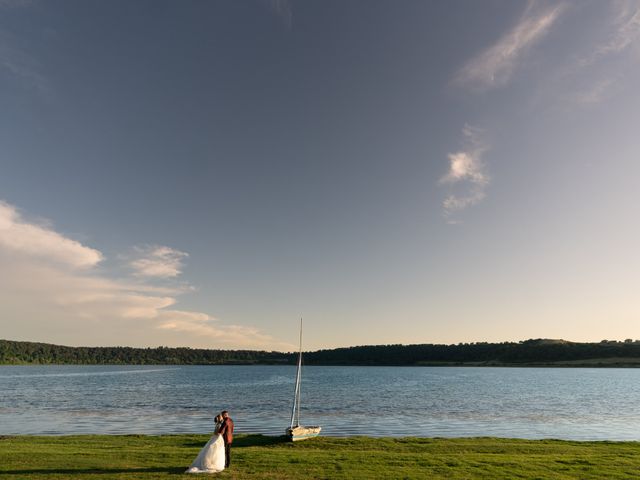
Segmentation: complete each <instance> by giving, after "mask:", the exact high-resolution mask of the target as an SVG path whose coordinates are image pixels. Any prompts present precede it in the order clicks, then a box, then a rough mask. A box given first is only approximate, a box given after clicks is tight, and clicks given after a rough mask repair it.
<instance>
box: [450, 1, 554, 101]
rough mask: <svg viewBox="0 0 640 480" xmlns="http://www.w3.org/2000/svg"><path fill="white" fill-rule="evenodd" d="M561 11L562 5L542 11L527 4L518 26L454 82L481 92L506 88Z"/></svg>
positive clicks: (467, 67) (478, 57) (535, 5)
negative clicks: (524, 59) (526, 56)
mask: <svg viewBox="0 0 640 480" xmlns="http://www.w3.org/2000/svg"><path fill="white" fill-rule="evenodd" d="M565 8H566V5H565V4H564V3H559V4H556V5H554V6H551V7H547V8H543V9H539V8H537V4H536V3H533V2H531V3H529V6H528V7H527V9H526V10H525V12H524V14H523V15H522V17H521V18H520V20H519V21H518V23H517V24H516V25H515V26H514V27H513V28H511V29H510V30H509V31H508V32H507V33H505V34H504V35H503V36H502V37H501V38H500V39H499V40H498V41H497V42H496V43H495V44H494V45H492V46H491V47H489V48H487V49H486V50H484V51H483V52H481V53H480V54H479V55H477V56H476V57H474V58H472V59H471V60H470V61H469V62H467V63H466V64H465V65H464V66H463V67H462V68H461V69H460V70H459V71H458V73H457V75H456V76H455V78H454V82H455V83H457V84H459V85H463V86H467V87H469V88H471V89H473V90H481V91H484V90H490V89H493V88H497V87H502V86H504V85H506V84H507V83H508V82H509V80H510V79H511V77H512V75H513V73H514V72H515V71H516V70H517V68H518V66H519V65H520V64H521V63H522V60H523V58H524V57H525V55H526V53H527V52H528V51H529V50H530V49H531V48H532V47H533V46H534V45H535V44H536V43H537V42H539V41H540V40H541V39H542V38H543V37H544V36H545V35H546V34H547V33H548V32H549V30H550V28H551V27H552V25H553V24H554V23H555V22H556V20H557V19H558V18H559V17H560V15H561V14H562V12H563V11H564V10H565Z"/></svg>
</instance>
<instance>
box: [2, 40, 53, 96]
mask: <svg viewBox="0 0 640 480" xmlns="http://www.w3.org/2000/svg"><path fill="white" fill-rule="evenodd" d="M1 72H5V73H6V74H8V75H10V76H11V77H12V78H13V79H14V80H16V81H17V82H19V84H21V85H23V86H25V87H27V88H30V89H34V90H37V91H38V92H40V93H41V94H44V95H46V94H48V93H49V91H50V88H49V81H48V80H47V78H46V77H45V76H44V74H43V73H42V69H41V66H40V64H39V62H38V61H37V60H36V59H35V58H34V57H33V56H32V55H30V54H29V53H27V52H26V51H25V50H24V49H23V48H21V47H20V46H19V42H18V40H17V39H16V38H15V37H14V36H13V35H11V34H9V33H7V32H5V31H3V30H0V73H1Z"/></svg>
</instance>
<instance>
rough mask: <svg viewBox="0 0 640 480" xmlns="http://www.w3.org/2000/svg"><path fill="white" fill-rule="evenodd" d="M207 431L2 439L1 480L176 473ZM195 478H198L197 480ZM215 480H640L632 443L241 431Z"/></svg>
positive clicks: (638, 454)
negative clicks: (295, 438)
mask: <svg viewBox="0 0 640 480" xmlns="http://www.w3.org/2000/svg"><path fill="white" fill-rule="evenodd" d="M207 440H208V437H207V436H205V435H163V436H147V435H125V436H109V435H86V436H63V437H32V436H16V437H0V480H5V479H6V480H9V479H16V480H17V479H20V480H24V479H44V478H53V479H67V478H73V479H80V478H82V479H85V478H86V479H101V480H110V479H177V478H194V477H193V475H184V476H183V475H182V473H183V472H184V470H185V468H186V467H187V466H188V465H189V463H191V461H192V460H193V458H195V456H196V454H197V453H198V451H199V450H200V448H201V447H202V446H203V445H204V444H205V443H206V441H207ZM196 477H197V478H201V477H202V475H200V476H196ZM216 477H218V478H221V479H245V478H255V479H294V478H295V479H319V478H327V479H340V478H344V479H373V478H389V479H403V478H428V479H448V480H449V479H492V478H505V479H518V478H526V479H554V480H557V479H569V478H571V479H598V480H603V479H607V480H612V479H621V478H629V479H631V478H633V479H637V478H640V443H638V442H567V441H558V440H538V441H530V440H511V439H497V438H463V439H443V438H433V439H432V438H403V439H393V438H382V439H377V438H369V437H351V438H332V437H318V438H315V439H311V440H307V441H305V442H300V443H295V444H293V443H287V442H285V441H283V439H282V438H276V437H266V436H261V435H238V436H237V438H236V441H235V442H234V446H233V450H232V466H231V468H230V469H229V470H225V471H224V472H222V473H220V474H217V475H216Z"/></svg>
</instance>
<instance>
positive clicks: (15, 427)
mask: <svg viewBox="0 0 640 480" xmlns="http://www.w3.org/2000/svg"><path fill="white" fill-rule="evenodd" d="M294 375H295V367H291V366H252V367H244V366H188V367H187V366H175V367H171V366H166V367H164V366H163V367H158V366H144V367H141V366H125V367H121V366H45V367H39V366H38V367H36V366H15V367H14V366H0V434H4V435H7V434H71V433H152V434H159V433H183V432H200V433H205V432H208V431H210V430H211V428H212V418H213V416H214V414H215V413H217V412H218V411H220V410H222V409H228V410H230V412H231V415H232V417H233V418H234V420H235V422H236V429H237V431H238V432H255V433H264V434H272V435H280V434H281V433H283V430H284V428H285V427H286V426H287V425H288V423H289V416H290V409H291V398H292V395H293V387H294V385H293V383H294ZM302 398H303V410H302V414H301V417H302V420H303V422H302V423H306V424H308V425H322V426H323V433H325V434H326V435H335V436H347V435H360V434H366V435H374V436H408V435H415V436H443V437H457V436H487V435H490V436H501V437H520V438H547V437H553V438H564V439H608V440H640V369H542V368H469V367H466V368H454V367H443V368H438V367H423V368H412V367H407V368H403V367H306V369H305V371H304V378H303V384H302Z"/></svg>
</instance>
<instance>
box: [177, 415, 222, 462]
mask: <svg viewBox="0 0 640 480" xmlns="http://www.w3.org/2000/svg"><path fill="white" fill-rule="evenodd" d="M222 420H223V419H222V415H217V416H216V418H215V421H216V428H215V430H214V431H213V436H212V437H211V439H210V440H209V441H208V442H207V444H206V445H205V446H204V447H202V450H200V453H199V454H198V456H197V457H196V459H195V460H194V461H193V463H192V464H191V466H190V467H189V468H188V469H187V471H186V472H185V473H215V472H221V471H222V470H224V459H225V457H224V440H223V439H222V435H220V434H219V433H218V431H219V430H220V425H222Z"/></svg>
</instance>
